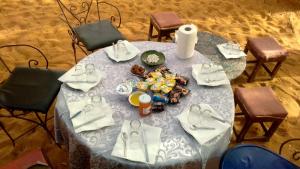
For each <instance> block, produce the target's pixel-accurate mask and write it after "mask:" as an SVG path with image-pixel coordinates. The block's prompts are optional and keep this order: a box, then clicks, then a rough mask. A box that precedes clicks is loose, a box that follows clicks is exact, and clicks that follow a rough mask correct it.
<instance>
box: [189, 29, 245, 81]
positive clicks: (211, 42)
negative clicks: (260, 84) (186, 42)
mask: <svg viewBox="0 0 300 169" xmlns="http://www.w3.org/2000/svg"><path fill="white" fill-rule="evenodd" d="M197 35H198V42H197V44H196V46H195V50H197V51H198V52H200V53H201V54H203V55H205V56H206V57H207V58H209V59H210V60H211V61H212V62H214V63H215V64H219V65H222V66H223V68H224V70H225V73H226V75H227V77H228V79H229V80H232V79H235V78H237V77H238V76H239V75H241V74H242V73H243V71H244V70H245V68H246V57H242V58H239V59H226V58H225V57H224V56H223V55H222V54H221V53H220V52H219V50H218V48H217V45H218V44H222V43H226V42H227V40H226V39H224V38H222V37H221V36H217V35H215V34H211V33H208V32H198V34H197Z"/></svg>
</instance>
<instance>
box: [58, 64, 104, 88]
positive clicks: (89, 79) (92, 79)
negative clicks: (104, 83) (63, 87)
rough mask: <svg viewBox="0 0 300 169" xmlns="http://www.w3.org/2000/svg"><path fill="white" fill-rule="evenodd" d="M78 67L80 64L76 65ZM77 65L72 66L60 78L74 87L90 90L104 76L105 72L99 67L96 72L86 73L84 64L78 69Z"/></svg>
mask: <svg viewBox="0 0 300 169" xmlns="http://www.w3.org/2000/svg"><path fill="white" fill-rule="evenodd" d="M76 66H77V67H78V65H76ZM76 66H74V67H72V68H71V69H70V70H69V71H68V72H66V73H65V74H63V75H62V76H61V77H60V78H59V79H58V80H59V81H61V82H64V83H66V84H67V85H68V86H70V87H71V88H73V89H79V90H82V91H84V92H87V91H89V90H90V89H91V88H93V87H95V86H96V85H97V84H98V83H99V82H100V81H101V80H102V79H103V78H104V77H105V73H104V72H101V71H100V70H98V69H95V70H94V72H92V73H90V74H87V73H85V68H84V65H83V64H82V65H81V67H82V68H81V69H80V70H76V71H75V69H76Z"/></svg>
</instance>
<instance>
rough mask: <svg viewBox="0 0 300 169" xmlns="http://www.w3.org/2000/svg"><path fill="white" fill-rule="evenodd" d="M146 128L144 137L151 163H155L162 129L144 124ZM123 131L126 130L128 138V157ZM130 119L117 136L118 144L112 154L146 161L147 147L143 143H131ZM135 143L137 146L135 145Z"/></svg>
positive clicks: (125, 121) (144, 128)
mask: <svg viewBox="0 0 300 169" xmlns="http://www.w3.org/2000/svg"><path fill="white" fill-rule="evenodd" d="M142 126H143V130H144V137H145V141H146V143H147V149H148V156H149V164H155V158H156V155H157V153H158V150H159V147H160V142H161V141H160V134H161V131H162V129H161V128H158V127H153V126H149V125H147V124H142ZM122 132H126V133H127V135H128V139H127V142H126V144H127V151H126V157H125V156H124V143H123V140H122V136H121V135H122ZM129 133H130V121H128V120H124V123H123V126H122V129H121V132H120V134H119V136H118V138H117V141H116V144H115V146H114V148H113V151H112V155H113V156H116V157H120V158H125V159H128V160H131V161H138V162H143V163H147V162H146V157H145V148H144V145H143V144H140V146H136V145H137V144H130V134H129ZM134 145H135V146H134Z"/></svg>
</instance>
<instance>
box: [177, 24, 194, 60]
mask: <svg viewBox="0 0 300 169" xmlns="http://www.w3.org/2000/svg"><path fill="white" fill-rule="evenodd" d="M197 31H198V30H197V27H196V26H195V25H193V24H188V25H182V26H180V27H179V29H178V30H177V31H176V32H175V42H176V43H177V57H178V58H180V59H188V58H190V57H192V56H193V54H194V48H195V44H196V43H197V41H198V38H197Z"/></svg>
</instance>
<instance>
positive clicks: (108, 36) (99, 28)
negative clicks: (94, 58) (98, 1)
mask: <svg viewBox="0 0 300 169" xmlns="http://www.w3.org/2000/svg"><path fill="white" fill-rule="evenodd" d="M74 30H75V32H76V34H77V36H78V37H79V40H80V41H81V42H82V43H83V44H84V46H85V47H86V48H87V50H89V51H93V50H96V49H99V48H104V47H107V46H110V45H112V44H113V43H116V42H117V41H118V40H125V38H124V37H123V35H122V34H121V32H119V30H118V29H117V28H116V27H114V26H113V24H112V23H111V22H110V21H109V20H101V21H99V22H96V23H89V24H84V25H81V26H79V27H77V28H75V29H74Z"/></svg>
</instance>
